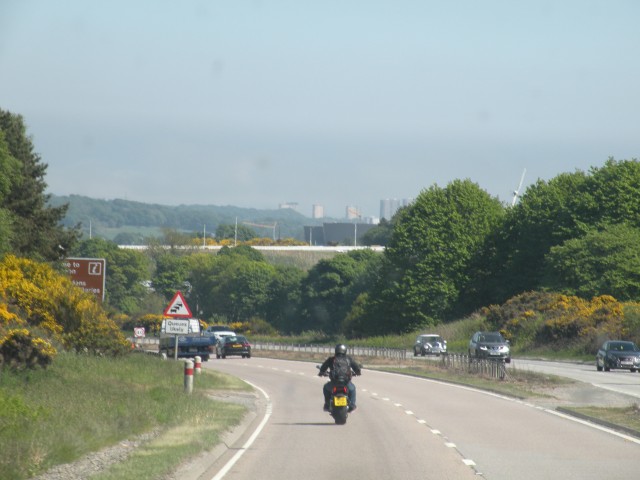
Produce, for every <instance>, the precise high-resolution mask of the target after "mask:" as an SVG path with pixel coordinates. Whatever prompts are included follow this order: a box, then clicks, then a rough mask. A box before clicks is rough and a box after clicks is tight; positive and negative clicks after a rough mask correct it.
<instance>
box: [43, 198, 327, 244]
mask: <svg viewBox="0 0 640 480" xmlns="http://www.w3.org/2000/svg"><path fill="white" fill-rule="evenodd" d="M49 203H50V204H51V205H54V206H61V205H68V209H67V212H66V215H65V216H64V219H63V224H64V225H66V226H75V225H77V224H79V223H81V224H82V225H83V227H84V228H85V230H86V229H87V228H88V223H89V221H91V222H92V224H93V228H94V229H95V230H96V231H99V229H100V228H101V227H108V228H120V227H124V226H128V227H163V228H168V229H173V230H179V231H186V232H199V233H200V234H202V233H203V230H205V231H206V233H207V234H208V235H210V234H211V233H213V232H215V231H216V229H217V228H218V226H220V225H227V226H232V225H235V224H236V223H237V225H238V228H239V229H240V228H246V227H245V226H244V225H243V224H242V222H243V221H248V222H253V223H256V224H264V225H273V224H274V223H275V224H276V236H277V237H278V238H297V239H302V235H303V231H304V228H303V227H304V226H305V225H309V224H315V223H317V221H316V220H312V219H309V218H308V217H305V216H304V215H302V214H301V213H299V212H297V211H295V210H293V209H277V210H258V209H253V208H240V207H234V206H216V205H178V206H169V205H157V204H146V203H141V202H134V201H131V200H123V199H113V200H100V199H94V198H89V197H84V196H80V195H70V196H55V195H54V196H52V197H51V199H50V202H49ZM258 233H259V234H261V235H263V236H268V237H271V236H272V232H271V231H269V229H267V228H260V229H259V230H258ZM122 238H123V239H125V240H126V239H127V238H130V237H126V236H125V237H122ZM134 240H137V241H139V240H140V239H139V238H135V237H134ZM123 244H125V243H123Z"/></svg>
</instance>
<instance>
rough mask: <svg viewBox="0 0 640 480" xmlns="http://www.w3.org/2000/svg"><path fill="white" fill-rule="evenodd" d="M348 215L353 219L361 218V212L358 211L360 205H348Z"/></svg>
mask: <svg viewBox="0 0 640 480" xmlns="http://www.w3.org/2000/svg"><path fill="white" fill-rule="evenodd" d="M346 217H347V219H349V220H353V219H354V218H360V212H359V211H358V207H354V206H352V205H347V208H346Z"/></svg>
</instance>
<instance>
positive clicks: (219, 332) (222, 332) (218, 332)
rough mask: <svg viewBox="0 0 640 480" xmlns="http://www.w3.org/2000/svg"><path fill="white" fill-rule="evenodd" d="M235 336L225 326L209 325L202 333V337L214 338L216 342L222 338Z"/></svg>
mask: <svg viewBox="0 0 640 480" xmlns="http://www.w3.org/2000/svg"><path fill="white" fill-rule="evenodd" d="M235 334H236V332H234V331H233V330H231V329H230V328H229V327H227V326H226V325H210V326H209V327H207V329H206V330H205V331H204V335H209V336H211V337H215V339H216V342H217V341H218V340H220V339H221V338H222V337H232V336H234V335H235Z"/></svg>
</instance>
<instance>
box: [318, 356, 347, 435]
mask: <svg viewBox="0 0 640 480" xmlns="http://www.w3.org/2000/svg"><path fill="white" fill-rule="evenodd" d="M316 368H318V369H320V365H316ZM352 373H353V374H355V372H352ZM322 376H323V377H328V376H329V372H328V371H326V372H324V373H323V374H322ZM347 385H348V383H343V382H333V385H332V388H331V397H330V400H329V415H331V416H332V417H333V420H334V421H335V423H336V425H344V424H345V423H347V417H348V416H349V388H348V387H347Z"/></svg>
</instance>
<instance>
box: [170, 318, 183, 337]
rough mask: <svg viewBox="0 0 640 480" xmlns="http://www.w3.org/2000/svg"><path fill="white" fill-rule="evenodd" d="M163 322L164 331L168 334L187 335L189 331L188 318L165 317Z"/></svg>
mask: <svg viewBox="0 0 640 480" xmlns="http://www.w3.org/2000/svg"><path fill="white" fill-rule="evenodd" d="M165 322H166V323H165V333H168V334H170V335H187V334H188V333H189V319H188V318H184V319H182V318H180V319H178V318H167V319H166V320H165Z"/></svg>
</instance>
